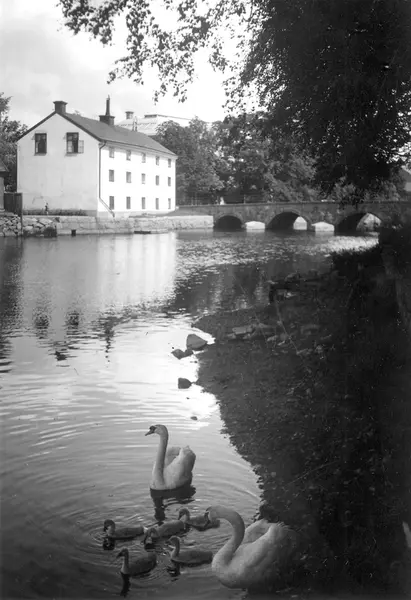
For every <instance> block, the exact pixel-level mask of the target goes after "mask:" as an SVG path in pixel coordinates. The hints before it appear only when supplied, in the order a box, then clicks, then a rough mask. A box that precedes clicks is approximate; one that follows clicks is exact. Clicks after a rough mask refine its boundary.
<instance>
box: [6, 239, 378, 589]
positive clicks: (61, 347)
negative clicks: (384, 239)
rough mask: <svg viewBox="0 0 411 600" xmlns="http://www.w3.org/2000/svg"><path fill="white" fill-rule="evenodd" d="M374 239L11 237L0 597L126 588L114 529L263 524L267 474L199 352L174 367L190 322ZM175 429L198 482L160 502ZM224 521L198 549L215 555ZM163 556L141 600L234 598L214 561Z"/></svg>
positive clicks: (246, 301)
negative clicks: (184, 513) (106, 544)
mask: <svg viewBox="0 0 411 600" xmlns="http://www.w3.org/2000/svg"><path fill="white" fill-rule="evenodd" d="M370 243H374V241H373V240H372V239H363V238H341V237H328V236H325V237H321V236H320V237H319V236H317V237H316V236H315V235H313V234H307V233H293V234H290V235H282V234H275V233H273V232H261V231H256V232H248V233H247V232H235V233H234V232H233V233H222V232H219V233H218V232H213V231H202V232H201V231H200V232H189V233H186V232H178V233H175V232H172V233H169V234H162V235H152V236H138V235H136V236H113V237H111V236H101V237H98V236H87V237H76V238H57V239H35V238H34V239H28V240H22V239H10V238H4V239H0V386H1V388H0V411H1V420H2V443H1V458H2V460H1V481H2V512H1V529H2V537H1V541H2V560H1V567H2V587H3V593H2V597H3V598H45V597H49V598H109V597H113V596H114V595H118V593H119V591H120V589H121V587H122V580H121V578H120V575H119V567H120V565H119V563H118V562H116V561H115V555H116V553H117V552H118V548H119V547H122V546H123V545H127V546H128V547H130V550H131V552H132V553H134V554H137V553H138V552H141V551H142V547H141V544H140V541H139V540H138V539H137V540H136V541H133V542H128V543H124V544H123V543H120V544H118V545H117V547H116V549H115V550H114V551H113V550H112V551H109V550H105V549H103V532H102V524H103V521H104V519H105V518H108V517H110V518H113V519H114V520H115V521H117V522H119V523H120V522H121V523H124V524H132V523H139V522H141V523H143V524H145V525H148V524H151V523H155V522H157V521H159V520H160V521H161V520H162V519H164V518H166V519H168V518H173V517H176V516H177V512H178V508H179V506H180V505H181V503H188V504H189V505H190V510H193V511H203V510H204V509H205V508H207V507H208V506H209V505H210V504H212V503H216V502H218V503H222V504H226V505H228V506H231V507H233V508H234V509H235V510H237V511H238V512H240V513H241V514H242V516H243V518H244V520H245V522H246V524H248V523H251V522H252V521H253V519H254V518H255V516H256V514H257V513H258V507H259V503H260V490H259V488H258V485H257V478H256V476H255V474H254V472H253V471H252V469H251V467H250V465H248V463H246V462H245V461H244V460H243V459H242V458H241V457H240V456H239V455H238V454H237V452H236V451H235V449H234V448H233V447H232V446H231V445H230V443H229V440H228V438H227V437H226V436H224V435H222V434H221V433H220V432H221V429H222V427H223V424H222V422H221V420H220V416H219V411H218V406H217V404H216V400H215V398H214V397H212V396H210V395H208V394H206V393H203V391H202V390H201V389H200V388H199V387H198V386H196V385H194V386H192V387H191V388H190V389H189V390H178V389H177V378H178V377H181V376H182V377H188V378H189V379H190V380H192V381H195V379H196V363H197V360H198V358H197V357H193V358H189V359H185V360H183V361H178V360H177V359H175V358H174V357H173V356H172V355H171V350H172V349H173V348H174V347H183V348H184V346H185V339H186V336H187V334H188V333H190V332H191V331H192V329H191V323H192V321H193V320H194V317H196V316H198V315H200V314H204V313H205V312H207V311H215V310H217V309H218V308H225V309H232V308H240V307H245V306H249V305H251V304H253V303H260V302H261V303H264V302H266V297H267V288H266V284H265V280H266V278H267V277H275V276H278V275H285V274H287V273H289V272H290V271H294V270H302V271H304V270H307V269H310V268H327V265H328V260H329V259H328V255H329V252H330V251H331V250H332V249H336V248H339V247H343V246H358V245H364V244H370ZM154 423H164V424H166V425H167V426H168V428H169V431H170V437H171V443H172V444H176V445H185V444H189V445H190V447H191V448H192V449H193V450H194V451H195V452H196V454H197V461H196V465H195V475H194V479H193V488H192V489H191V490H189V492H188V493H187V494H185V495H184V496H182V497H180V498H178V499H161V498H160V499H157V500H153V498H152V497H151V496H150V493H149V489H148V486H149V481H150V473H151V469H152V464H153V460H154V456H155V452H156V445H157V442H158V438H157V437H156V436H151V437H145V436H144V433H145V432H146V431H147V430H148V427H149V426H150V425H152V424H154ZM229 531H230V527H229V526H228V524H224V525H223V526H222V527H221V528H220V529H218V530H211V531H208V532H205V533H199V532H190V533H188V534H187V536H186V537H187V538H188V540H191V541H194V542H195V543H196V544H198V545H200V544H201V545H202V546H204V547H207V548H211V549H212V550H213V551H217V550H218V548H220V547H221V546H222V544H223V543H224V541H225V540H226V539H227V537H228V534H229ZM167 564H168V563H167V561H166V558H165V556H162V555H160V556H159V565H158V567H157V568H156V569H155V570H154V571H153V572H152V573H151V574H150V575H149V576H147V577H144V578H142V579H137V580H133V581H132V585H131V589H130V591H129V595H130V597H150V598H163V597H165V596H166V595H167V597H173V598H205V599H209V598H210V599H211V598H216V597H218V598H235V597H242V596H244V593H243V592H241V591H230V590H227V589H225V588H223V587H222V586H221V585H220V584H219V583H218V582H217V581H216V579H215V578H214V577H213V576H212V575H211V573H210V567H209V566H205V567H199V568H196V569H186V570H183V571H182V573H181V574H180V575H179V576H173V575H171V574H170V573H169V572H168V571H167V569H166V565H167Z"/></svg>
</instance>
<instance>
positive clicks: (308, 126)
mask: <svg viewBox="0 0 411 600" xmlns="http://www.w3.org/2000/svg"><path fill="white" fill-rule="evenodd" d="M59 2H60V5H61V7H62V10H63V15H64V17H65V22H66V25H67V26H68V27H69V28H70V29H71V30H72V31H73V32H74V33H78V32H79V31H82V30H83V31H87V32H89V33H90V34H91V35H93V36H94V37H96V38H99V39H100V40H101V42H102V43H103V44H110V43H111V42H112V39H113V30H114V26H115V22H116V19H117V18H118V17H119V16H120V15H123V16H125V19H126V25H127V29H128V37H127V54H126V56H124V57H122V58H121V59H119V61H117V65H116V68H115V70H114V71H113V72H112V73H111V74H110V79H111V80H113V79H114V78H115V77H117V76H119V75H125V76H127V77H129V78H131V79H133V80H134V81H136V82H137V83H142V81H143V71H144V67H149V68H153V67H155V68H156V69H157V71H158V74H159V79H160V88H159V90H157V93H156V96H158V94H164V93H165V92H166V91H168V90H169V88H171V89H172V90H173V92H174V94H175V95H176V96H179V97H180V98H181V99H183V100H184V99H185V97H186V89H187V84H188V83H189V82H191V81H192V80H193V76H194V56H195V53H196V51H198V50H200V49H203V48H207V49H208V52H209V57H210V61H211V63H212V64H213V65H214V66H215V67H216V68H220V69H224V68H227V66H228V65H229V66H230V69H234V71H232V72H231V73H230V77H228V80H227V82H228V85H229V87H230V86H231V100H232V106H233V107H235V108H238V106H239V104H240V101H241V98H242V97H243V96H244V93H245V90H246V89H247V88H252V89H255V90H256V92H257V97H258V101H259V103H260V106H262V107H264V108H267V109H268V111H269V113H270V114H271V117H272V125H273V126H274V127H275V128H280V129H281V130H282V131H284V132H288V133H290V132H292V133H293V134H294V135H298V136H299V138H300V140H301V143H302V144H303V146H304V147H305V148H306V149H307V150H308V151H310V153H311V155H312V156H314V157H315V158H316V166H317V181H318V182H319V183H320V184H321V186H322V187H323V189H324V190H325V191H327V192H329V191H330V190H331V189H332V188H333V186H334V185H335V183H336V182H340V183H341V182H342V184H343V185H345V184H353V185H354V186H355V187H356V193H355V201H358V199H361V195H362V193H363V190H365V189H367V188H368V187H369V186H370V185H379V182H380V181H381V180H384V179H389V177H390V176H391V173H392V170H393V169H394V170H395V169H396V168H397V167H398V166H399V165H401V164H403V162H404V161H406V160H407V157H409V155H410V151H409V148H410V142H411V138H410V130H411V120H410V115H411V45H410V44H409V39H410V37H411V19H410V4H409V0H334V1H333V2H329V0H293V2H284V0H256V1H255V2H253V3H250V2H246V1H245V0H216V1H215V2H214V3H213V4H212V5H211V6H209V5H208V4H206V5H205V3H198V2H196V1H195V0H179V1H175V0H163V3H162V6H163V8H164V9H165V10H166V11H168V14H169V16H170V18H169V19H167V26H166V27H164V26H162V25H161V24H160V22H161V19H159V18H158V17H159V14H157V15H156V10H157V11H158V6H157V4H155V3H150V2H149V1H148V0H105V1H104V2H96V1H95V0H81V2H79V1H78V0H59ZM160 6H161V5H160ZM163 20H164V19H163ZM222 31H224V34H225V35H226V36H227V35H229V36H231V37H233V36H234V37H237V40H239V44H238V45H239V49H240V51H242V53H243V56H245V60H241V59H238V57H236V59H235V60H234V61H231V62H230V61H229V59H228V58H227V57H226V56H224V53H223V42H222V36H221V32H222ZM236 64H237V68H235V66H236ZM254 158H256V157H254ZM280 187H281V186H280Z"/></svg>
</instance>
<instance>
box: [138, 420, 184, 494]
mask: <svg viewBox="0 0 411 600" xmlns="http://www.w3.org/2000/svg"><path fill="white" fill-rule="evenodd" d="M153 433H157V434H158V435H159V436H160V443H159V445H158V450H157V456H156V460H155V463H154V467H153V474H152V478H151V484H150V488H151V489H152V490H174V489H176V488H179V487H181V486H183V485H186V484H188V483H190V482H191V479H192V477H193V467H194V463H195V460H196V455H195V454H194V452H193V451H192V450H191V449H190V448H189V447H188V446H186V447H185V448H179V447H178V446H172V447H171V448H168V449H167V443H168V430H167V427H166V426H165V425H152V426H151V427H150V429H149V430H148V432H147V433H146V435H152V434H153Z"/></svg>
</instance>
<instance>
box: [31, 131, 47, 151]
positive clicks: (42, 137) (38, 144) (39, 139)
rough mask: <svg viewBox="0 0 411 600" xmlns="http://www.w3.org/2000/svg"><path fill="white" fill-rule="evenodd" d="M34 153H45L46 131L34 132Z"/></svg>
mask: <svg viewBox="0 0 411 600" xmlns="http://www.w3.org/2000/svg"><path fill="white" fill-rule="evenodd" d="M34 154H47V133H35V134H34Z"/></svg>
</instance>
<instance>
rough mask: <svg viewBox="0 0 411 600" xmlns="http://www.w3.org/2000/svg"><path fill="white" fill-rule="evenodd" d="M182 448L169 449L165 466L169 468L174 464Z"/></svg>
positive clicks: (173, 447) (171, 447)
mask: <svg viewBox="0 0 411 600" xmlns="http://www.w3.org/2000/svg"><path fill="white" fill-rule="evenodd" d="M180 450H181V448H180V446H170V447H169V448H167V452H166V456H165V459H164V466H165V467H167V466H168V465H169V464H171V463H172V462H173V460H175V459H176V458H177V456H178V455H179V454H180Z"/></svg>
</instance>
